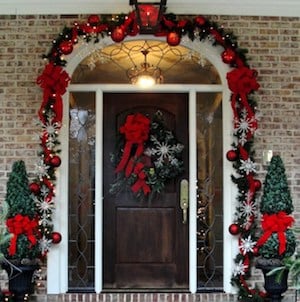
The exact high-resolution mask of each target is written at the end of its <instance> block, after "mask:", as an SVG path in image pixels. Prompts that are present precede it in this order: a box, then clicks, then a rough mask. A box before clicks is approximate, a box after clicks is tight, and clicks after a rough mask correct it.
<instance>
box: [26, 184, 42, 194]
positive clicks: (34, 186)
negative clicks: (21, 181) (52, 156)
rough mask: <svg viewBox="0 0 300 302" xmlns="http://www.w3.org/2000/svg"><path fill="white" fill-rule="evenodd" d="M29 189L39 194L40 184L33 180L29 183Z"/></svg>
mask: <svg viewBox="0 0 300 302" xmlns="http://www.w3.org/2000/svg"><path fill="white" fill-rule="evenodd" d="M29 189H30V191H31V192H32V193H33V194H38V193H39V192H40V185H39V184H37V183H35V182H33V183H31V184H30V185H29Z"/></svg>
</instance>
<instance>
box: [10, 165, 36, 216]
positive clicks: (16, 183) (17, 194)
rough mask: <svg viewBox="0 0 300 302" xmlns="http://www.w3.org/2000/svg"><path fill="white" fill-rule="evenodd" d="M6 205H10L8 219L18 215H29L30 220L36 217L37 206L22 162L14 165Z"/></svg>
mask: <svg viewBox="0 0 300 302" xmlns="http://www.w3.org/2000/svg"><path fill="white" fill-rule="evenodd" d="M6 203H7V205H8V213H7V217H8V218H10V217H13V216H15V215H16V214H22V215H28V216H29V217H30V218H33V217H34V215H35V205H34V202H33V200H32V197H31V192H30V189H29V180H28V175H27V172H26V167H25V163H24V161H22V160H21V161H17V162H15V163H14V164H13V167H12V172H11V174H10V175H9V179H8V182H7V191H6Z"/></svg>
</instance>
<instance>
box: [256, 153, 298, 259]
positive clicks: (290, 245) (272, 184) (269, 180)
mask: <svg viewBox="0 0 300 302" xmlns="http://www.w3.org/2000/svg"><path fill="white" fill-rule="evenodd" d="M293 210H294V207H293V203H292V198H291V195H290V191H289V187H288V182H287V178H286V174H285V168H284V164H283V162H282V160H281V158H280V156H278V155H276V156H273V157H272V159H271V162H270V165H269V167H268V171H267V175H266V179H265V186H264V191H263V196H262V199H261V204H260V211H261V213H262V214H269V215H272V214H277V213H278V212H280V211H283V212H285V213H286V214H291V213H292V212H293ZM284 233H285V238H286V250H285V252H284V253H283V254H282V255H279V252H278V251H279V239H278V234H277V233H272V235H271V236H270V237H269V238H268V240H267V241H266V242H265V243H264V244H263V245H262V246H261V247H260V249H259V253H260V255H261V256H262V257H263V258H266V259H272V258H277V259H284V258H285V257H290V256H292V255H293V254H294V252H295V249H296V237H295V235H294V232H293V230H292V229H287V230H286V231H285V232H284Z"/></svg>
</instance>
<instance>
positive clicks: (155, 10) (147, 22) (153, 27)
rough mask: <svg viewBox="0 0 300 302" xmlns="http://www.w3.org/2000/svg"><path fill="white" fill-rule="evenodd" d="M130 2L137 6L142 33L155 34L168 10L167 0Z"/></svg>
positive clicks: (134, 0) (132, 0)
mask: <svg viewBox="0 0 300 302" xmlns="http://www.w3.org/2000/svg"><path fill="white" fill-rule="evenodd" d="M129 4H130V5H134V6H135V10H136V15H137V20H138V24H139V27H140V33H141V34H154V33H155V32H156V31H157V29H158V26H159V23H160V21H161V18H162V16H163V14H164V12H165V11H166V4H167V0H160V1H159V2H149V1H143V0H130V1H129Z"/></svg>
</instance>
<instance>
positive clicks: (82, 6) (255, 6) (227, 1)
mask: <svg viewBox="0 0 300 302" xmlns="http://www.w3.org/2000/svg"><path fill="white" fill-rule="evenodd" d="M143 1H144V2H145V0H143ZM167 7H168V12H172V13H174V14H193V15H197V14H203V15H214V14H216V15H254V16H257V15H261V16H294V17H300V1H299V0H185V1H183V0H168V1H167ZM130 10H131V7H130V6H129V0H51V1H49V0H26V1H24V0H1V1H0V15H17V14H78V13H80V14H94V13H99V14H111V13H115V14H117V13H121V12H122V13H127V12H129V11H130Z"/></svg>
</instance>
